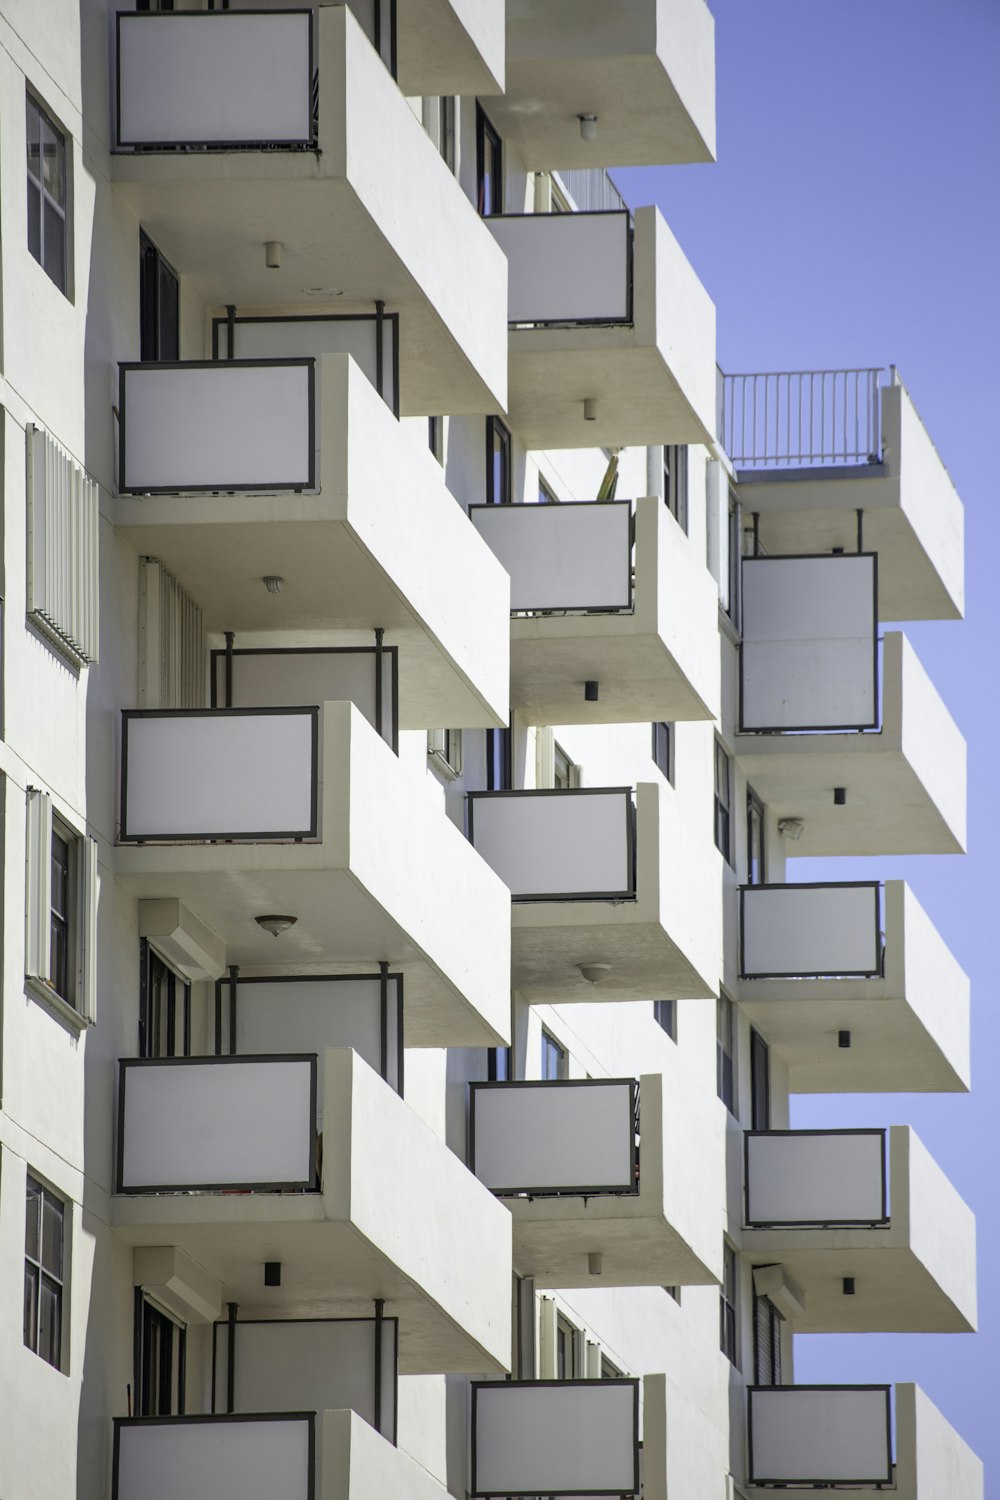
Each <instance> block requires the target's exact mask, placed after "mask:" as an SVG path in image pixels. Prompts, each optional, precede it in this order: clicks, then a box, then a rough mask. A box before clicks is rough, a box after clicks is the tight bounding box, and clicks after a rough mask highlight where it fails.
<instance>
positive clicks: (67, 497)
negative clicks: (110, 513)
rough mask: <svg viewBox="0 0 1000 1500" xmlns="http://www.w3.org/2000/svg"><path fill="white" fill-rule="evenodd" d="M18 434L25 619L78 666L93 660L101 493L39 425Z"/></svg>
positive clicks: (95, 655)
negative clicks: (24, 493) (24, 494)
mask: <svg viewBox="0 0 1000 1500" xmlns="http://www.w3.org/2000/svg"><path fill="white" fill-rule="evenodd" d="M25 435H26V439H27V454H26V463H27V488H28V615H29V617H30V618H31V619H32V620H34V622H35V624H36V625H37V626H38V627H39V629H40V630H41V631H42V633H43V634H44V635H47V636H49V637H50V639H52V640H54V641H55V643H56V644H57V645H59V646H61V647H62V648H64V649H68V651H69V653H70V654H71V656H73V657H74V658H75V659H76V660H78V661H79V662H80V663H88V662H96V661H97V659H98V646H99V639H100V634H99V592H98V577H99V574H98V531H99V526H100V490H99V488H98V485H97V483H96V482H95V481H94V480H93V479H91V478H90V476H89V475H88V474H87V473H86V471H85V470H83V469H81V467H80V465H79V464H78V463H76V461H75V460H74V459H72V458H71V457H70V455H69V454H68V453H67V452H66V451H65V449H64V448H61V447H60V445H59V444H58V443H57V442H56V441H55V439H54V438H52V437H50V436H49V434H48V433H47V432H46V431H44V429H43V428H41V427H33V426H31V424H30V423H29V425H28V426H27V428H26V429H25Z"/></svg>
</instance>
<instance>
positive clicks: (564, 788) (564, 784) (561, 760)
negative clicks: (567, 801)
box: [552, 741, 580, 792]
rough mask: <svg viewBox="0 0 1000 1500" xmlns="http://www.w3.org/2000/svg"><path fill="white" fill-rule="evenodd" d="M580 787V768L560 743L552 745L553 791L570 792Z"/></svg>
mask: <svg viewBox="0 0 1000 1500" xmlns="http://www.w3.org/2000/svg"><path fill="white" fill-rule="evenodd" d="M579 785H580V768H579V766H578V765H577V763H576V761H575V760H573V758H572V756H571V755H570V754H569V752H568V751H566V750H564V749H563V747H562V745H560V744H559V743H558V741H553V744H552V790H553V791H555V792H570V791H573V790H574V789H575V788H576V787H578V786H579Z"/></svg>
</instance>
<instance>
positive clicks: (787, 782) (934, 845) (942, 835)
mask: <svg viewBox="0 0 1000 1500" xmlns="http://www.w3.org/2000/svg"><path fill="white" fill-rule="evenodd" d="M735 749H736V754H737V757H738V758H739V762H740V765H741V766H742V768H743V770H744V771H745V773H746V776H747V780H748V781H749V782H750V783H751V784H752V786H753V787H754V789H755V790H756V792H757V793H758V795H759V796H760V797H761V798H763V800H764V802H765V803H767V806H768V810H769V811H770V812H773V814H774V815H775V817H776V818H778V819H782V818H794V819H801V822H802V831H801V836H800V838H799V841H798V842H797V843H796V845H795V853H796V855H809V854H957V853H961V851H962V850H963V849H964V847H965V784H966V777H965V741H964V740H963V738H962V736H961V734H960V733H959V730H958V728H957V726H956V725H955V722H954V720H953V719H952V717H951V715H950V714H949V712H948V710H947V709H946V708H945V706H944V704H943V703H942V701H941V699H940V697H939V696H938V693H937V691H936V689H935V688H934V686H933V684H932V683H931V681H930V678H929V677H928V676H927V673H926V672H925V671H924V669H923V667H922V666H921V665H920V662H919V661H918V659H917V657H916V655H915V653H914V651H913V649H912V647H911V646H910V645H909V643H908V641H907V640H906V639H905V637H904V636H903V635H902V634H900V633H898V632H892V633H891V634H888V635H886V637H885V642H884V648H883V653H882V673H881V729H880V730H877V731H874V732H867V733H858V732H839V733H837V732H830V733H824V732H819V733H797V734H793V733H775V734H752V735H751V734H738V735H737V736H736V740H735ZM838 787H842V788H844V790H845V793H846V802H844V803H842V804H838V803H836V802H835V801H834V791H835V789H836V788H838Z"/></svg>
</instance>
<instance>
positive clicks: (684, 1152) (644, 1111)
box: [470, 1069, 725, 1288]
mask: <svg viewBox="0 0 1000 1500" xmlns="http://www.w3.org/2000/svg"><path fill="white" fill-rule="evenodd" d="M675 1075H676V1076H675ZM640 1101H641V1109H640ZM714 1104H715V1101H714V1100H711V1101H706V1100H705V1099H704V1098H703V1096H702V1093H699V1092H697V1091H696V1090H694V1089H692V1088H691V1087H690V1083H689V1082H688V1080H687V1079H686V1077H685V1075H684V1074H683V1071H682V1070H681V1069H674V1070H672V1071H671V1073H670V1074H669V1075H668V1076H667V1078H666V1081H665V1080H664V1076H663V1075H661V1074H659V1073H654V1074H650V1075H648V1076H647V1075H644V1076H643V1078H642V1079H641V1082H639V1083H637V1082H636V1080H635V1079H629V1078H625V1079H622V1078H617V1079H597V1078H594V1079H579V1080H577V1079H573V1080H560V1081H558V1082H544V1083H543V1082H536V1081H531V1082H517V1083H474V1084H472V1085H471V1106H470V1120H471V1124H470V1130H471V1167H472V1170H473V1172H475V1174H476V1176H477V1177H478V1178H479V1179H480V1181H481V1182H483V1183H484V1184H485V1185H486V1186H487V1187H488V1188H490V1189H491V1191H492V1192H494V1193H496V1194H497V1196H498V1197H500V1198H502V1200H503V1202H504V1203H505V1204H506V1205H507V1207H508V1208H509V1210H510V1213H511V1217H512V1219H513V1226H514V1266H515V1269H516V1270H517V1271H518V1272H519V1274H521V1275H523V1276H530V1277H532V1278H533V1279H534V1281H535V1284H536V1285H537V1286H541V1287H581V1286H582V1287H591V1288H593V1287H615V1286H690V1285H705V1284H711V1283H714V1282H717V1281H718V1280H719V1278H720V1276H721V1274H722V1266H721V1260H720V1259H719V1247H718V1243H717V1241H718V1234H717V1233H716V1230H717V1227H718V1226H717V1222H716V1221H715V1220H713V1217H712V1212H711V1210H712V1207H713V1205H715V1204H717V1203H718V1202H721V1199H722V1195H723V1194H724V1190H725V1189H724V1184H723V1181H722V1168H721V1163H722V1161H723V1158H724V1150H723V1138H722V1137H723V1130H722V1121H721V1118H720V1117H719V1112H718V1110H717V1109H715V1108H714V1107H712V1106H714ZM640 1141H641V1145H640ZM715 1178H717V1179H718V1180H717V1181H714V1179H715Z"/></svg>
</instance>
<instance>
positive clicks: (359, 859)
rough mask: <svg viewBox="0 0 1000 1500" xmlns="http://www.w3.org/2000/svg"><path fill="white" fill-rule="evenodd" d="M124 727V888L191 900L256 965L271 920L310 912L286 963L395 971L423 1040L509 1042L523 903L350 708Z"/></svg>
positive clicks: (175, 717) (154, 718)
mask: <svg viewBox="0 0 1000 1500" xmlns="http://www.w3.org/2000/svg"><path fill="white" fill-rule="evenodd" d="M123 725H124V728H123V734H124V741H123V748H122V812H121V843H120V844H119V847H118V848H117V849H116V850H115V874H116V877H117V878H118V880H119V881H120V883H121V885H122V887H123V888H124V889H125V890H127V891H129V892H130V893H131V894H132V895H133V896H137V897H139V898H150V897H171V898H174V899H179V900H182V901H184V902H185V903H186V904H187V905H188V906H189V907H190V908H191V910H192V911H194V912H195V913H196V915H197V916H198V917H199V918H200V919H201V920H202V921H203V922H205V923H207V925H208V926H209V927H210V928H211V929H212V930H213V931H214V932H215V933H216V934H217V936H218V937H219V938H220V939H221V941H222V942H223V943H224V944H225V947H226V950H227V954H228V958H229V962H231V963H235V964H238V965H240V967H242V968H256V969H258V970H259V971H262V972H265V973H266V972H267V971H268V970H269V969H270V968H271V967H272V966H273V964H274V948H273V943H274V939H273V938H272V937H271V936H269V934H268V933H266V932H264V931H263V930H262V929H261V928H259V927H258V926H257V925H256V923H255V922H254V917H255V916H256V915H257V913H259V912H288V913H291V914H292V915H293V916H295V917H296V918H297V921H296V923H295V926H294V927H292V928H291V929H290V930H289V931H287V932H286V933H285V934H284V935H283V937H282V964H283V965H288V966H289V967H293V966H295V965H309V966H310V967H312V968H313V969H314V970H315V969H316V968H317V967H318V966H321V965H322V966H324V967H325V968H326V969H327V970H328V971H330V972H337V971H344V970H350V969H360V970H361V971H362V972H363V973H364V972H370V971H371V969H372V967H373V965H374V964H375V963H377V962H386V963H388V964H390V965H391V967H392V968H393V969H394V970H397V971H398V972H400V973H401V974H402V975H403V977H404V982H405V986H406V1021H407V1043H408V1045H411V1046H416V1047H423V1046H433V1047H443V1046H493V1045H497V1044H502V1043H504V1042H505V1041H506V1040H507V1036H508V1025H509V1012H510V993H509V978H508V973H509V951H510V949H509V943H510V915H509V913H510V902H509V897H508V893H507V891H506V890H505V889H504V888H503V886H502V885H501V883H500V882H499V881H498V880H497V879H496V877H495V876H494V875H493V873H492V871H490V870H489V869H487V867H486V866H485V864H484V863H483V862H482V860H480V859H479V858H477V856H476V855H475V853H474V851H473V850H472V849H470V848H469V845H468V842H467V841H466V840H465V839H464V838H463V837H462V835H461V833H460V832H459V830H458V829H457V828H456V827H455V826H454V824H453V823H451V821H450V820H449V819H448V818H446V817H445V816H444V814H443V813H442V812H441V810H440V809H439V808H438V807H436V806H435V805H434V802H433V801H432V800H431V799H430V798H427V797H423V796H417V795H415V794H414V782H413V777H412V773H411V772H410V771H408V770H407V769H406V768H405V767H404V766H403V765H401V763H400V762H399V760H398V759H397V757H396V756H395V755H394V754H393V753H392V750H391V749H390V748H389V746H388V745H387V744H386V743H385V741H384V740H383V739H382V738H381V736H379V735H378V734H377V733H376V731H375V730H374V729H373V728H372V727H371V725H369V724H368V723H367V722H366V721H365V719H364V717H363V716H362V714H361V713H360V712H359V711H358V709H357V708H355V707H354V705H353V704H350V703H327V704H326V705H325V706H324V707H323V709H322V710H318V709H298V710H288V709H272V710H263V711H259V710H252V709H251V710H247V709H209V710H201V711H192V712H187V711H183V710H182V711H178V712H156V711H154V712H150V713H138V714H133V713H127V714H126V715H125V716H124V719H123ZM317 729H319V730H321V733H319V734H318V735H317ZM223 823H224V824H225V825H226V826H225V827H221V826H220V824H223ZM218 839H226V840H232V841H233V842H225V843H220V842H211V841H212V840H218ZM299 839H301V842H296V840H299ZM143 840H145V841H146V842H141V841H143ZM289 840H292V841H291V842H290V841H289ZM428 869H432V870H433V871H434V879H433V881H432V882H428V880H427V878H426V872H427V870H428Z"/></svg>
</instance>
